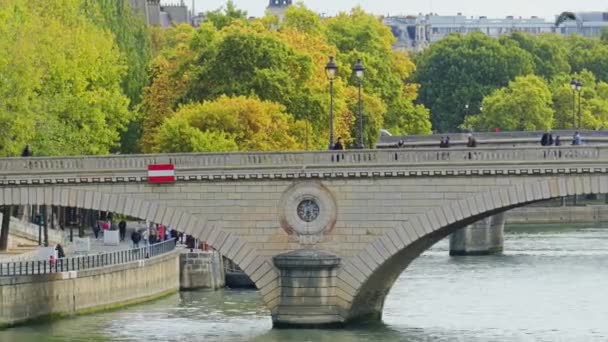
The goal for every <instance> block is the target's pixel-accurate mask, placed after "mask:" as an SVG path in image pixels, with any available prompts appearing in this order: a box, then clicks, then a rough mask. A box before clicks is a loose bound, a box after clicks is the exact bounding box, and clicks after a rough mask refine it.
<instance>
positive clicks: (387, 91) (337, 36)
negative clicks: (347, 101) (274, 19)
mask: <svg viewBox="0 0 608 342" xmlns="http://www.w3.org/2000/svg"><path fill="white" fill-rule="evenodd" d="M325 24H326V26H327V29H326V35H327V39H328V41H329V42H330V43H333V44H334V45H336V47H337V48H338V49H339V51H340V53H341V55H339V56H338V63H339V64H340V65H341V66H343V68H342V71H341V76H342V77H343V78H344V79H345V80H348V81H349V84H350V85H351V86H353V87H355V86H356V85H357V81H356V79H355V78H353V77H352V71H351V70H350V69H351V66H352V65H353V64H354V63H355V62H356V60H357V59H359V58H361V59H362V61H363V63H364V65H365V68H366V71H365V81H364V83H365V91H366V93H367V94H369V95H373V96H376V97H378V98H379V99H380V100H381V101H383V102H384V105H383V106H382V108H385V110H386V111H385V112H384V113H375V115H376V116H378V118H379V120H380V121H378V123H379V124H380V125H381V126H382V127H385V128H388V129H390V130H391V131H393V132H395V133H399V134H428V133H430V121H429V112H428V110H426V109H425V108H424V107H423V106H415V105H414V101H415V100H416V98H417V89H418V86H417V85H416V84H412V83H408V79H409V78H410V76H411V75H412V73H413V72H414V70H415V68H416V66H415V65H414V63H413V62H412V61H411V60H410V58H409V56H408V55H407V54H404V53H402V52H396V51H393V48H392V44H393V43H394V42H395V38H394V36H393V34H392V32H391V31H390V29H389V28H388V27H387V26H386V25H384V24H383V23H382V22H381V20H379V19H378V18H377V17H375V16H373V15H371V14H368V13H365V12H364V11H363V10H362V9H361V8H355V9H353V10H352V11H351V12H350V13H341V14H339V15H338V16H336V17H333V18H330V19H328V20H327V21H326V23H325ZM411 119H413V120H416V121H418V122H416V123H414V122H411V121H409V120H411ZM369 133H370V134H373V136H370V137H367V138H366V139H367V140H370V141H374V140H376V139H377V138H378V135H379V130H378V131H375V132H369ZM368 146H369V145H368Z"/></svg>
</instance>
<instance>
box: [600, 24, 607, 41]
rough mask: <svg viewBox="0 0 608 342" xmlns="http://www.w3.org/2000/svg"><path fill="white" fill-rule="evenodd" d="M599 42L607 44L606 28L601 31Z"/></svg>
mask: <svg viewBox="0 0 608 342" xmlns="http://www.w3.org/2000/svg"><path fill="white" fill-rule="evenodd" d="M600 40H601V41H602V42H604V44H608V27H604V28H603V29H602V35H601V36H600Z"/></svg>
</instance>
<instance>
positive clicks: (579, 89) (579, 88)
mask: <svg viewBox="0 0 608 342" xmlns="http://www.w3.org/2000/svg"><path fill="white" fill-rule="evenodd" d="M582 90H583V82H581V81H578V82H577V83H576V91H577V92H578V129H579V130H580V129H581V126H582V122H581V121H582V116H581V92H582Z"/></svg>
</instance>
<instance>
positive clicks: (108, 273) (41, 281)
mask: <svg viewBox="0 0 608 342" xmlns="http://www.w3.org/2000/svg"><path fill="white" fill-rule="evenodd" d="M178 290H179V251H174V252H170V253H167V254H165V255H161V256H158V257H155V258H151V259H146V260H139V261H135V262H131V263H128V264H122V265H115V266H110V267H104V268H98V269H91V270H85V271H74V272H63V273H55V274H45V275H29V276H18V277H5V278H0V328H2V327H8V326H13V325H17V324H20V323H24V322H27V321H31V320H34V319H42V318H49V317H54V316H64V315H73V314H77V313H87V312H94V311H99V310H104V309H111V308H116V307H121V306H125V305H130V304H135V303H139V302H144V301H147V300H151V299H155V298H158V297H161V296H163V295H167V294H170V293H174V292H176V291H178Z"/></svg>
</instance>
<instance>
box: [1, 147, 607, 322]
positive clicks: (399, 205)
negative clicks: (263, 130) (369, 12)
mask: <svg viewBox="0 0 608 342" xmlns="http://www.w3.org/2000/svg"><path fill="white" fill-rule="evenodd" d="M607 162H608V147H599V146H596V147H593V146H585V147H577V148H575V147H561V148H555V147H554V148H537V147H534V148H476V149H443V150H440V149H416V150H364V151H344V152H335V153H334V152H301V153H247V154H177V155H125V156H107V157H66V158H9V159H0V205H3V204H11V205H28V204H31V205H56V206H66V207H79V208H85V209H95V210H102V211H112V212H116V213H121V214H126V215H130V216H133V217H137V218H140V219H146V220H149V221H152V222H156V223H163V224H165V225H169V226H172V227H175V228H177V229H178V230H181V231H184V232H186V233H188V234H192V235H194V236H196V237H197V238H199V239H201V240H204V241H208V243H209V244H211V245H212V246H213V247H215V248H216V249H217V250H219V251H220V252H221V253H222V254H223V255H225V256H226V257H228V258H230V259H231V260H233V261H234V262H235V263H236V264H237V265H239V266H240V268H241V269H243V270H244V271H245V272H246V273H247V275H249V277H250V278H251V279H252V280H253V281H254V282H255V283H256V285H257V287H258V289H259V292H260V294H261V297H262V298H263V300H264V302H265V304H266V305H267V306H268V308H269V310H270V311H271V313H272V317H273V321H274V323H275V325H277V326H281V325H285V324H287V325H289V324H296V325H298V324H300V325H319V324H321V325H322V324H342V323H346V322H350V321H355V320H360V319H380V317H381V315H382V309H383V305H384V300H385V298H386V296H387V294H388V292H389V290H390V289H391V286H392V285H393V283H394V282H395V280H396V279H397V277H398V276H399V274H400V273H401V272H402V271H403V270H404V269H405V268H406V267H407V266H408V265H409V264H410V263H411V262H412V261H413V260H414V259H415V258H417V257H418V256H419V255H420V254H421V253H422V252H423V251H425V250H426V249H428V248H429V247H431V246H432V245H433V244H435V243H436V242H437V241H439V240H441V239H443V238H444V237H446V236H448V235H450V234H451V233H454V232H455V231H457V230H459V229H461V228H463V227H465V226H467V225H470V224H472V223H473V222H477V221H479V220H481V219H484V218H486V217H489V216H493V215H496V214H498V213H501V212H504V211H506V210H510V209H512V208H515V207H520V206H525V205H527V204H530V203H533V202H537V201H541V200H546V199H551V198H558V197H562V196H567V195H576V194H578V195H582V194H592V193H607V192H608V164H607ZM158 163H171V164H174V165H175V167H176V175H177V182H176V183H174V184H167V185H157V184H149V183H148V182H147V178H146V176H147V166H148V165H150V164H158Z"/></svg>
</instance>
